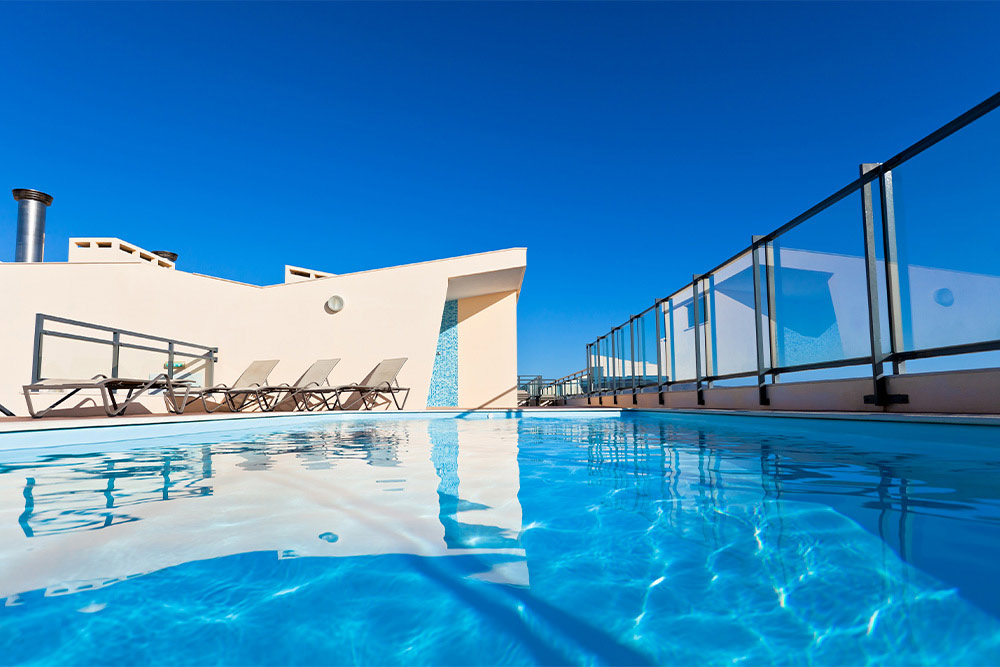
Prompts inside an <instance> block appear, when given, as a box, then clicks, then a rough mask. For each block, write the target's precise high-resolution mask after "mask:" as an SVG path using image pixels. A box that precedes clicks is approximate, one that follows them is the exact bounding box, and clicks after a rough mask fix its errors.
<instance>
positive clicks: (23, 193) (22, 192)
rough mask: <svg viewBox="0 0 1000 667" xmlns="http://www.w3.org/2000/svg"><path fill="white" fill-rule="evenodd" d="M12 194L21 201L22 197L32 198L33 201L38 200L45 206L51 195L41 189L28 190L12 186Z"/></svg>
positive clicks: (49, 202)
mask: <svg viewBox="0 0 1000 667" xmlns="http://www.w3.org/2000/svg"><path fill="white" fill-rule="evenodd" d="M10 192H11V194H13V195H14V199H16V200H17V201H21V200H22V199H34V200H35V201H40V202H42V203H43V204H45V205H46V206H48V205H49V204H51V203H52V195H47V194H45V193H44V192H42V191H41V190H30V189H27V188H14V189H13V190H11V191H10Z"/></svg>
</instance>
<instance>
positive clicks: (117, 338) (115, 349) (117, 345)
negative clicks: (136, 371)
mask: <svg viewBox="0 0 1000 667" xmlns="http://www.w3.org/2000/svg"><path fill="white" fill-rule="evenodd" d="M121 343H122V335H121V332H118V331H116V332H114V333H113V334H111V377H113V378H116V377H118V365H119V361H120V360H121V349H122V348H121Z"/></svg>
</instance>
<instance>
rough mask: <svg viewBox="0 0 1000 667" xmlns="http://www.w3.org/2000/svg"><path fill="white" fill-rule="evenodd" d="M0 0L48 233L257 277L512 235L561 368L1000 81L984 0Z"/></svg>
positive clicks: (6, 126) (9, 107) (3, 173)
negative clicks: (167, 254) (48, 199)
mask: <svg viewBox="0 0 1000 667" xmlns="http://www.w3.org/2000/svg"><path fill="white" fill-rule="evenodd" d="M0 11H2V15H3V18H4V25H5V26H6V30H5V31H4V38H3V40H2V41H0V53H2V56H3V59H2V62H4V63H5V64H6V69H5V84H4V90H5V92H4V103H3V104H0V128H2V129H3V148H4V151H3V155H4V160H3V162H2V165H0V185H2V186H3V187H4V188H14V187H29V188H37V189H41V190H45V191H47V192H49V193H51V194H53V195H54V196H55V203H54V204H53V206H52V208H51V209H50V210H49V223H48V242H47V247H46V258H47V259H52V260H59V259H65V255H66V239H67V238H68V237H69V236H103V235H108V236H118V237H122V238H125V239H128V240H129V241H132V242H134V243H138V244H139V245H141V246H143V247H145V248H148V249H161V248H162V249H172V250H175V251H177V252H179V253H180V262H179V268H182V269H185V270H189V271H197V272H202V273H210V274H214V275H220V276H224V277H227V278H232V279H236V280H244V281H248V282H255V283H261V284H267V283H274V282H280V281H281V279H282V274H281V271H282V266H283V265H284V264H285V263H289V264H296V265H301V266H307V267H311V268H316V269H321V270H328V271H332V272H336V273H345V272H349V271H357V270H363V269H369V268H376V267H381V266H388V265H393V264H400V263H407V262H414V261H421V260H428V259H436V258H440V257H447V256H452V255H459V254H465V253H473V252H482V251H486V250H493V249H499V248H507V247H513V246H526V247H527V248H528V273H527V276H526V278H525V282H524V291H523V293H522V296H521V301H520V306H519V316H520V322H519V326H520V352H519V354H520V358H519V366H520V369H519V370H520V371H521V372H538V373H542V374H545V375H549V376H556V375H560V374H564V373H569V372H572V371H575V370H578V369H579V368H581V367H582V366H583V365H584V344H585V343H586V342H588V341H591V340H593V339H594V337H595V336H596V335H598V334H600V333H603V332H605V331H606V330H607V329H608V328H610V327H611V326H612V325H615V324H618V323H620V322H621V321H623V320H624V319H626V318H627V317H628V315H629V314H630V313H633V312H638V311H639V310H642V309H643V308H645V307H646V306H647V305H649V304H651V303H652V302H653V299H654V298H655V297H657V296H664V295H666V294H668V293H670V292H672V291H673V290H674V289H676V288H677V287H679V286H680V285H682V284H683V283H685V282H687V281H689V280H690V278H691V274H692V273H694V272H701V271H704V270H706V269H709V268H711V267H712V266H714V265H715V264H717V263H718V262H719V261H721V260H722V259H725V258H726V257H728V256H729V255H731V254H732V253H734V252H736V251H737V250H739V249H740V248H742V247H744V246H746V245H747V243H748V242H749V238H750V235H751V234H753V233H764V232H766V231H769V230H771V229H773V228H775V227H777V226H778V225H780V224H781V223H783V222H785V221H786V220H788V219H789V218H791V217H793V216H794V215H796V214H798V213H800V212H801V211H802V210H804V209H805V208H808V207H809V206H810V205H812V204H813V203H815V202H816V201H818V200H820V199H821V198H823V197H824V196H826V195H827V194H829V193H831V192H833V191H834V190H836V189H837V188H838V187H840V186H841V185H843V184H845V183H846V182H848V181H849V180H851V179H852V178H854V177H855V175H856V173H857V165H858V163H859V162H863V161H865V162H867V161H881V160H884V159H886V158H887V157H889V156H890V155H892V154H894V153H895V152H897V151H899V150H900V149H902V148H904V147H905V146H906V145H908V144H910V143H912V142H913V141H914V140H916V139H918V138H919V137H921V136H923V135H924V134H926V133H927V132H929V131H931V130H933V129H935V128H936V127H938V126H939V125H941V124H943V123H944V122H946V121H948V120H950V119H951V118H952V117H954V116H956V115H958V114H959V113H961V112H962V111H964V110H966V109H967V108H969V107H971V106H973V105H974V104H976V103H978V102H980V101H982V100H983V99H984V98H986V97H988V96H989V95H991V94H993V93H995V92H996V91H997V89H998V88H1000V78H998V76H997V73H998V72H1000V40H998V39H997V26H1000V3H981V4H958V3H947V4H934V3H915V4H904V3H890V4H867V3H865V4H862V3H858V4H849V3H834V4H815V3H777V4H751V3H738V4H724V3H706V4H695V3H680V4H650V3H636V4H624V3H616V4H600V3H586V4H567V3H550V4H530V3H514V4H501V3H476V4H458V3H436V4H414V3H407V4H344V3H338V4H320V3H306V4H288V3H283V4H265V3H250V4H236V3H222V4H192V3H164V4H153V3H142V4H123V3H105V4H77V3H38V4H11V3H5V4H3V6H2V8H0ZM7 196H8V197H9V195H7ZM15 217H16V206H15V204H14V201H13V199H10V200H9V201H8V203H7V204H6V205H0V260H5V261H6V260H10V259H12V258H13V253H14V248H13V239H14V229H15ZM993 251H994V252H995V248H994V249H993ZM400 325H401V326H405V323H400Z"/></svg>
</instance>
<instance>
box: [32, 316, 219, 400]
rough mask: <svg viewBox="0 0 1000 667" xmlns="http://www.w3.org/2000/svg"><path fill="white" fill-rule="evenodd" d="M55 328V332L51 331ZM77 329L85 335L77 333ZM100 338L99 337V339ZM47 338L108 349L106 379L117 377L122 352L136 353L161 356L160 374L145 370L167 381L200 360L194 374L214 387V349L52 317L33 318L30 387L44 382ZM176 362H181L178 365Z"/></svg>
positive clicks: (215, 349)
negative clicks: (163, 374)
mask: <svg viewBox="0 0 1000 667" xmlns="http://www.w3.org/2000/svg"><path fill="white" fill-rule="evenodd" d="M55 326H57V327H59V328H54V327H55ZM81 329H82V330H85V331H86V332H87V333H86V334H84V333H79V330H81ZM102 334H103V337H101V336H102ZM49 338H55V339H61V340H71V341H79V342H84V343H92V344H95V345H106V346H108V347H110V350H109V352H110V355H109V358H108V359H107V364H108V365H107V368H106V369H104V368H102V369H101V370H107V371H108V373H107V374H108V377H113V378H116V377H119V370H120V367H121V361H122V351H123V350H136V351H140V352H147V353H154V354H162V355H165V357H166V362H165V363H164V364H163V369H162V370H161V369H160V368H159V367H157V368H153V369H147V370H152V371H155V372H157V373H158V372H162V371H163V370H165V371H166V373H167V376H168V377H170V378H173V377H175V375H176V374H177V373H178V372H181V371H184V370H186V369H190V368H192V366H194V365H195V364H197V363H198V361H199V360H202V361H203V362H204V365H203V366H202V367H200V368H199V369H198V370H199V371H204V378H205V379H204V384H205V386H211V385H212V384H214V368H215V363H216V362H217V361H218V353H219V349H218V348H217V347H210V346H208V345H201V344H199V343H188V342H185V341H182V340H177V339H176V338H165V337H163V336H153V335H150V334H144V333H138V332H136V331H128V330H126V329H119V328H117V327H109V326H104V325H100V324H92V323H90V322H82V321H80V320H72V319H68V318H65V317H56V316H54V315H45V314H43V313H38V314H37V315H35V345H34V352H33V357H32V364H31V381H32V383H36V382H38V381H39V380H42V379H44V375H43V373H42V367H43V353H44V350H45V341H46V339H49ZM123 339H124V340H123ZM179 359H183V360H185V361H183V362H182V361H178V360H179ZM101 363H103V362H101ZM146 363H147V364H148V363H149V360H146Z"/></svg>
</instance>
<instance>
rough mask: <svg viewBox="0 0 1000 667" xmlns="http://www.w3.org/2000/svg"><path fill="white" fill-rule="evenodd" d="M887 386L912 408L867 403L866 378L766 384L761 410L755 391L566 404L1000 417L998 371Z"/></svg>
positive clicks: (624, 395) (911, 378)
mask: <svg viewBox="0 0 1000 667" xmlns="http://www.w3.org/2000/svg"><path fill="white" fill-rule="evenodd" d="M887 386H888V391H889V393H890V394H905V395H906V396H907V398H908V402H907V403H893V404H891V405H888V406H877V405H870V404H867V403H865V396H868V395H871V394H873V393H874V383H873V381H872V379H871V378H867V377H862V378H846V379H838V380H814V381H809V382H779V383H776V384H768V385H767V396H768V399H769V400H770V405H760V402H759V396H758V391H757V387H756V386H739V387H712V388H705V389H704V390H702V395H703V397H704V399H705V404H704V405H698V400H697V392H695V391H693V390H689V389H684V390H674V391H664V392H663V394H662V396H663V398H662V403H661V401H660V397H659V396H658V395H657V394H656V393H655V392H649V393H639V394H637V395H636V400H635V401H634V402H633V400H632V393H631V391H622V392H620V393H619V394H617V396H614V395H612V394H610V393H605V394H604V395H602V396H597V395H595V396H592V397H591V398H590V401H589V404H588V400H587V397H586V396H574V397H570V398H568V399H566V404H567V405H569V406H574V407H586V406H588V405H589V406H590V407H595V406H598V405H603V406H614V407H618V408H625V409H627V408H633V407H641V408H653V409H656V408H661V407H662V408H671V409H674V410H747V411H753V412H759V413H764V414H775V413H777V412H781V411H789V412H797V411H802V412H815V413H823V414H826V413H834V412H851V413H870V414H873V415H874V414H886V413H892V414H942V415H977V414H979V415H1000V369H996V368H989V369H982V370H969V371H943V372H939V373H913V374H909V375H907V374H903V375H892V376H888V377H887ZM616 399H617V401H616Z"/></svg>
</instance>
